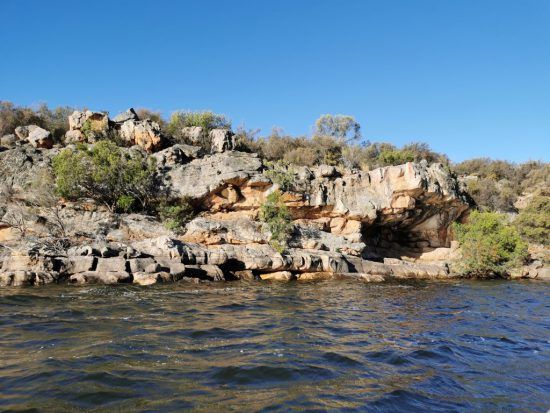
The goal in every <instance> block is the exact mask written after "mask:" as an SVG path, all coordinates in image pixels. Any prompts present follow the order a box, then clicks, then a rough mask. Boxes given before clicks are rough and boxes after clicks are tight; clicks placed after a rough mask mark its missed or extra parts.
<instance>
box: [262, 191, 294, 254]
mask: <svg viewBox="0 0 550 413" xmlns="http://www.w3.org/2000/svg"><path fill="white" fill-rule="evenodd" d="M260 220H261V221H262V222H265V223H266V225H267V227H268V229H269V232H271V239H270V241H269V243H270V245H271V246H272V247H273V248H275V250H277V251H278V252H279V253H281V252H283V251H284V250H285V249H286V247H287V242H288V238H289V237H290V233H291V231H292V216H291V215H290V212H289V211H288V208H287V206H286V205H285V203H284V202H283V195H282V194H281V192H280V191H279V190H276V191H273V192H272V193H270V194H269V195H268V196H267V199H266V201H265V202H264V203H263V204H262V205H261V207H260Z"/></svg>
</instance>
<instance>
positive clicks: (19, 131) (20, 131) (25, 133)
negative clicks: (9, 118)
mask: <svg viewBox="0 0 550 413" xmlns="http://www.w3.org/2000/svg"><path fill="white" fill-rule="evenodd" d="M35 129H42V128H41V127H40V126H38V125H27V126H18V127H17V128H15V135H16V136H17V137H18V138H19V139H20V140H22V141H24V140H26V139H27V138H28V137H29V135H30V134H31V132H32V131H34V130H35Z"/></svg>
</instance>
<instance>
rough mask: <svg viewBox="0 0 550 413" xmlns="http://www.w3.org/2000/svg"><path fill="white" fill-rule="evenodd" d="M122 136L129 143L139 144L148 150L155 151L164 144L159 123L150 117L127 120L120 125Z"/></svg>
mask: <svg viewBox="0 0 550 413" xmlns="http://www.w3.org/2000/svg"><path fill="white" fill-rule="evenodd" d="M120 136H121V137H122V139H124V140H125V141H126V142H128V144H129V145H138V146H139V147H141V148H142V149H144V150H145V151H147V152H155V151H157V150H159V149H161V148H162V146H163V144H164V138H163V136H162V134H161V132H160V126H159V124H158V123H157V122H153V121H152V120H149V119H147V120H142V121H134V120H127V121H126V122H124V123H123V124H122V125H121V126H120Z"/></svg>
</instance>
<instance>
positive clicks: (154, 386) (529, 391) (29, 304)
mask: <svg viewBox="0 0 550 413" xmlns="http://www.w3.org/2000/svg"><path fill="white" fill-rule="evenodd" d="M549 291H550V284H543V283H535V282H530V283H529V282H467V281H459V282H457V281H455V282H447V283H415V284H362V283H357V282H342V281H337V282H323V283H310V284H298V283H289V284H269V283H265V282H264V283H259V282H251V283H244V282H242V283H241V282H238V283H237V282H236V283H230V284H212V285H199V286H197V285H187V284H181V285H164V286H163V285H160V286H153V287H135V286H116V287H112V286H85V287H72V286H47V287H42V288H27V289H5V290H3V291H1V292H0V310H1V311H0V354H1V356H0V410H10V409H13V410H25V409H36V410H37V411H55V412H62V411H79V410H93V411H104V412H111V411H132V412H133V411H182V410H193V411H239V412H242V411H262V410H263V411H289V410H298V411H327V410H343V411H396V410H399V411H428V410H429V411H473V410H477V411H480V410H485V411H511V410H512V411H513V410H516V411H546V410H547V409H549V408H550V391H549V389H550V377H549V374H548V372H549V371H550V335H549V331H550V304H549V302H548V292H549Z"/></svg>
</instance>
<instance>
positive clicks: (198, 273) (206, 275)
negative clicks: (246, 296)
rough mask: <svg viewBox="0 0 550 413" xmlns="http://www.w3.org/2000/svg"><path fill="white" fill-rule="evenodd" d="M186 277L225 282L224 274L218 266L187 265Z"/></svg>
mask: <svg viewBox="0 0 550 413" xmlns="http://www.w3.org/2000/svg"><path fill="white" fill-rule="evenodd" d="M185 275H186V276H189V277H194V278H200V279H203V280H210V281H223V280H224V279H225V276H224V273H223V271H222V270H221V268H220V267H218V266H217V265H211V264H205V265H186V266H185Z"/></svg>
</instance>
